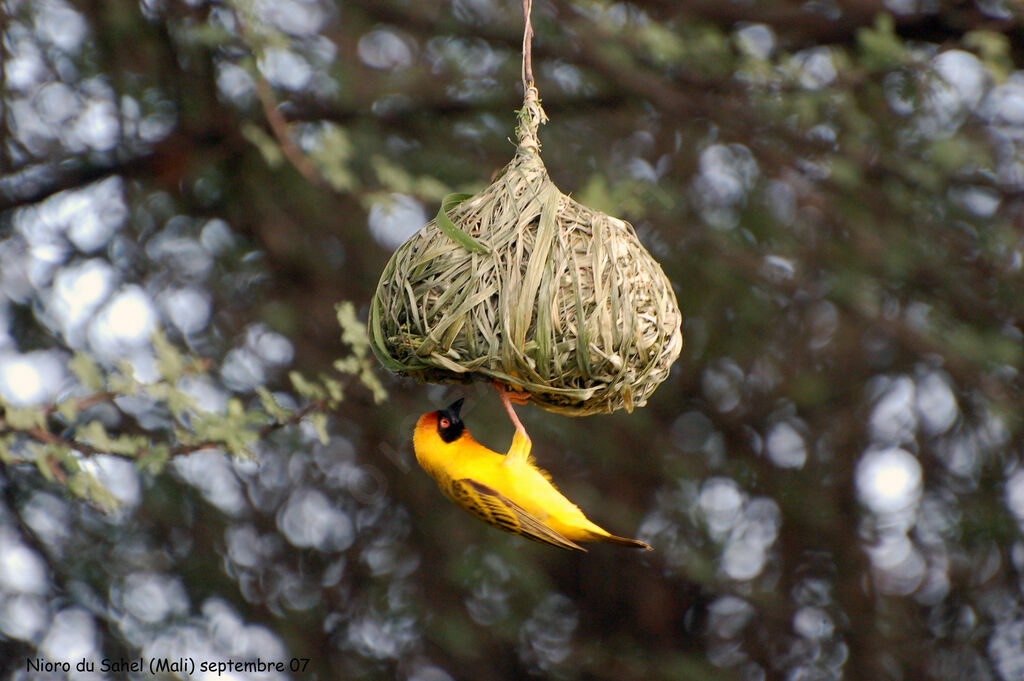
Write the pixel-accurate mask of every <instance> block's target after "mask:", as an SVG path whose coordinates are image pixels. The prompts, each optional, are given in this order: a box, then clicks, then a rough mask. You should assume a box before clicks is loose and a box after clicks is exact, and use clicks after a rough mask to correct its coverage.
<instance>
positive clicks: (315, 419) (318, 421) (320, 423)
mask: <svg viewBox="0 0 1024 681" xmlns="http://www.w3.org/2000/svg"><path fill="white" fill-rule="evenodd" d="M309 423H310V425H311V426H313V430H314V431H316V435H317V437H318V438H320V444H322V445H325V446H326V445H328V444H330V442H331V438H330V436H329V435H328V434H327V414H325V413H324V412H322V411H315V412H313V413H312V414H310V415H309Z"/></svg>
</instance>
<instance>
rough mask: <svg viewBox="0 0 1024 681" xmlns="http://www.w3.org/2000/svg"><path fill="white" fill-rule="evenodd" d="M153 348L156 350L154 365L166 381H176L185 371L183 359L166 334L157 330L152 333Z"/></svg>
mask: <svg viewBox="0 0 1024 681" xmlns="http://www.w3.org/2000/svg"><path fill="white" fill-rule="evenodd" d="M153 350H154V351H155V352H156V367H157V371H159V372H160V376H161V377H163V379H164V380H165V381H167V382H168V383H177V381H178V379H179V378H181V375H182V373H184V371H185V360H184V358H183V357H182V356H181V353H180V352H178V348H176V347H174V346H173V345H172V344H171V342H170V341H169V340H167V336H165V335H164V334H163V333H162V332H160V331H157V332H156V333H154V334H153Z"/></svg>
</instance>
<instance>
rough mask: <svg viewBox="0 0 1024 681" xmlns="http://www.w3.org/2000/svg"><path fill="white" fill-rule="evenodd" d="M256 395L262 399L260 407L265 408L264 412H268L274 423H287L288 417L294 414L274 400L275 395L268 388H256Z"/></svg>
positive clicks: (259, 386)
mask: <svg viewBox="0 0 1024 681" xmlns="http://www.w3.org/2000/svg"><path fill="white" fill-rule="evenodd" d="M256 394H257V395H258V396H259V398H260V405H261V406H262V407H263V411H265V412H267V416H269V417H270V418H271V420H273V421H278V422H281V421H287V420H288V417H290V416H291V415H292V413H291V412H290V411H289V410H287V409H285V408H284V407H282V406H281V405H279V404H278V403H277V400H276V399H274V394H273V393H272V392H270V390H268V389H267V388H266V386H262V385H258V386H256Z"/></svg>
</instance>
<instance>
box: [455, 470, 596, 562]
mask: <svg viewBox="0 0 1024 681" xmlns="http://www.w3.org/2000/svg"><path fill="white" fill-rule="evenodd" d="M451 493H452V499H453V500H454V501H455V503H457V504H458V505H459V506H461V507H462V508H464V509H466V510H467V511H469V512H470V513H472V514H473V515H475V516H476V517H477V518H479V519H480V520H483V521H484V522H485V523H488V524H490V525H494V526H496V527H499V528H501V529H502V530H505V531H506V532H511V533H512V534H517V535H519V536H520V537H526V538H527V539H532V540H534V541H538V542H541V543H544V544H551V545H552V546H557V547H559V548H563V549H576V550H579V551H586V549H585V548H583V547H582V546H580V545H579V544H577V543H575V542H573V541H570V540H568V539H566V538H565V537H563V536H562V535H560V534H559V533H558V532H555V531H554V530H552V529H551V528H550V527H548V526H547V525H545V524H544V523H543V522H542V521H541V520H540V519H539V518H537V516H535V515H533V514H532V513H530V512H529V511H527V510H526V509H525V508H523V507H522V506H520V505H519V504H517V503H516V502H514V501H512V500H511V499H509V498H508V497H506V496H505V495H504V494H502V493H501V492H499V491H498V490H496V489H494V488H493V487H490V486H488V485H485V484H483V483H481V482H477V481H476V480H473V479H472V478H462V479H460V480H453V481H452V484H451Z"/></svg>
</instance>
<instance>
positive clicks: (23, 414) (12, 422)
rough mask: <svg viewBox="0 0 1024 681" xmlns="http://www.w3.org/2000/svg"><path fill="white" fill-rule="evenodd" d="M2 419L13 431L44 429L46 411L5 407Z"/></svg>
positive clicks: (35, 408)
mask: <svg viewBox="0 0 1024 681" xmlns="http://www.w3.org/2000/svg"><path fill="white" fill-rule="evenodd" d="M4 419H5V420H6V421H7V425H8V426H10V427H11V428H13V429H14V430H31V429H32V428H46V410H44V409H43V408H42V407H7V408H6V409H5V410H4Z"/></svg>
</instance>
